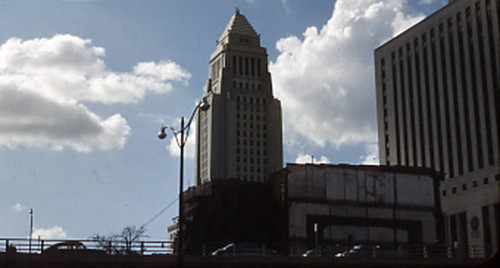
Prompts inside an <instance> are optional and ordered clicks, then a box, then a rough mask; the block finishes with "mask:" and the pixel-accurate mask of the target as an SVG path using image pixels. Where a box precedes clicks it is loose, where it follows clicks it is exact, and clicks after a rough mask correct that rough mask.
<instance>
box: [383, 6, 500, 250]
mask: <svg viewBox="0 0 500 268" xmlns="http://www.w3.org/2000/svg"><path fill="white" fill-rule="evenodd" d="M499 13H500V1H497V0H477V1H472V0H455V1H449V3H448V5H446V6H445V7H443V8H442V9H440V10H439V11H437V12H435V13H434V14H432V15H430V16H429V17H428V18H426V19H424V20H423V21H421V22H420V23H418V24H417V25H415V26H413V27H412V28H410V29H409V30H407V31H406V32H404V33H402V34H400V35H399V36H397V37H395V38H394V39H392V40H390V41H389V42H387V43H385V44H383V45H382V46H381V47H379V48H377V49H376V50H375V66H376V68H375V69H376V76H375V78H376V91H377V118H378V133H379V151H380V161H381V164H383V165H390V166H393V165H398V166H400V165H402V166H410V167H426V168H431V169H435V170H437V171H439V172H442V173H443V174H444V176H445V181H444V182H443V183H442V184H441V186H440V187H441V204H442V208H443V212H444V213H445V216H446V217H445V221H446V224H445V226H446V234H447V241H448V244H449V245H455V246H457V247H461V248H465V249H469V251H470V250H472V249H473V248H480V249H485V250H486V254H488V253H489V252H490V251H491V250H492V248H497V247H498V241H499V240H500V230H499V225H500V215H499V214H500V195H499V192H500V188H499V187H500V186H499V183H500V182H499V180H500V132H499V127H500V87H499V83H500V73H499V72H500V65H499V64H500V31H499V24H500V20H499V19H500V18H499Z"/></svg>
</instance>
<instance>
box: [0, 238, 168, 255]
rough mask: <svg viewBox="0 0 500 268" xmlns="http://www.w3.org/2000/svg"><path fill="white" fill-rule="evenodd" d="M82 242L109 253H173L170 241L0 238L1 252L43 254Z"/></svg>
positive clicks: (89, 246)
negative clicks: (55, 247) (69, 244)
mask: <svg viewBox="0 0 500 268" xmlns="http://www.w3.org/2000/svg"><path fill="white" fill-rule="evenodd" d="M68 243H81V244H83V245H84V247H85V249H87V250H103V251H105V252H106V253H108V254H126V253H133V254H141V255H152V254H164V255H165V254H172V253H173V247H172V242H170V241H137V242H133V243H129V244H127V243H125V242H124V241H120V240H110V241H106V242H102V241H98V240H92V239H31V240H30V239H26V238H0V253H2V252H6V253H14V252H15V253H28V254H29V253H32V254H42V253H43V252H44V251H46V250H47V249H49V248H50V247H52V246H55V245H58V244H59V245H61V244H68Z"/></svg>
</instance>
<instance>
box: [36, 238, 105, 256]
mask: <svg viewBox="0 0 500 268" xmlns="http://www.w3.org/2000/svg"><path fill="white" fill-rule="evenodd" d="M43 254H60V255H70V254H82V255H106V252H105V251H104V250H97V249H88V248H87V247H85V245H84V244H83V243H82V242H79V241H66V242H61V243H57V244H54V245H52V246H50V247H49V248H47V249H45V250H43Z"/></svg>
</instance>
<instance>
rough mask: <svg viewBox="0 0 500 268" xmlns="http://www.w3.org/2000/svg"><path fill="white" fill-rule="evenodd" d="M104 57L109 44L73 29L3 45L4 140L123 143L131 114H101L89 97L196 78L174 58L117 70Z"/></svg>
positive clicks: (79, 146) (127, 97) (0, 136)
mask: <svg viewBox="0 0 500 268" xmlns="http://www.w3.org/2000/svg"><path fill="white" fill-rule="evenodd" d="M104 56H105V50H104V48H102V47H97V46H93V45H92V42H91V40H89V39H82V38H80V37H78V36H73V35H69V34H66V35H61V34H58V35H54V36H53V37H51V38H36V39H31V40H21V39H19V38H10V39H9V40H7V41H6V42H5V43H4V44H2V45H0V128H1V129H2V132H1V133H0V146H2V145H3V146H7V147H16V146H19V145H25V146H38V147H40V146H42V147H49V148H52V149H62V148H64V147H69V148H73V149H74V150H77V151H81V152H89V151H92V150H96V149H99V150H108V149H114V148H122V147H123V146H124V144H125V141H126V137H127V135H128V133H129V132H130V127H129V126H128V124H127V122H126V120H125V119H124V118H123V117H122V116H121V115H120V114H115V115H112V116H110V117H108V118H101V117H99V116H98V115H97V114H95V113H94V112H92V111H91V110H89V109H88V108H87V106H85V104H84V103H85V102H94V103H102V104H113V103H135V102H138V101H140V100H142V99H143V98H144V96H145V95H146V94H147V93H149V92H154V93H165V92H169V91H170V90H172V84H171V82H173V81H175V82H181V83H187V81H188V80H189V79H190V77H191V75H190V74H189V73H188V72H186V71H185V70H183V69H182V68H181V67H180V66H179V65H178V64H176V63H174V62H170V61H161V62H159V63H155V62H140V63H138V64H137V65H136V66H135V67H134V68H133V70H132V72H113V71H111V70H109V69H108V68H107V66H106V65H105V63H104V61H103V58H104Z"/></svg>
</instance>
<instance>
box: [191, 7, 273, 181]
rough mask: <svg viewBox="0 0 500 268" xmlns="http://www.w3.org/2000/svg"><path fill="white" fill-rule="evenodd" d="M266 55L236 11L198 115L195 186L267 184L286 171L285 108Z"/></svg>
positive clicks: (212, 63)
mask: <svg viewBox="0 0 500 268" xmlns="http://www.w3.org/2000/svg"><path fill="white" fill-rule="evenodd" d="M267 62H268V61H267V52H266V49H265V48H263V47H261V45H260V36H259V35H258V34H257V33H256V32H255V30H254V29H253V27H252V25H251V24H250V23H249V22H248V21H247V19H246V18H245V16H243V15H242V14H240V12H239V11H238V10H237V11H236V14H235V15H234V16H233V17H232V18H231V20H230V21H229V24H228V25H227V27H226V29H225V30H224V32H223V34H222V36H221V37H220V39H219V40H218V41H217V47H216V50H215V51H214V52H213V53H212V55H211V57H210V68H209V79H208V82H207V87H206V94H205V97H206V98H207V99H208V101H209V102H210V104H211V108H210V109H209V110H208V111H198V114H197V122H196V123H197V137H196V166H195V176H196V177H195V184H196V185H201V184H203V183H206V182H209V181H212V180H214V179H239V180H242V181H248V182H267V180H268V174H270V173H271V172H273V171H275V170H278V169H280V168H281V167H282V165H283V156H282V123H281V122H282V120H281V104H280V102H279V100H277V99H275V98H274V97H273V92H272V85H271V75H270V73H269V72H268V68H267V67H268V66H267Z"/></svg>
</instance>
